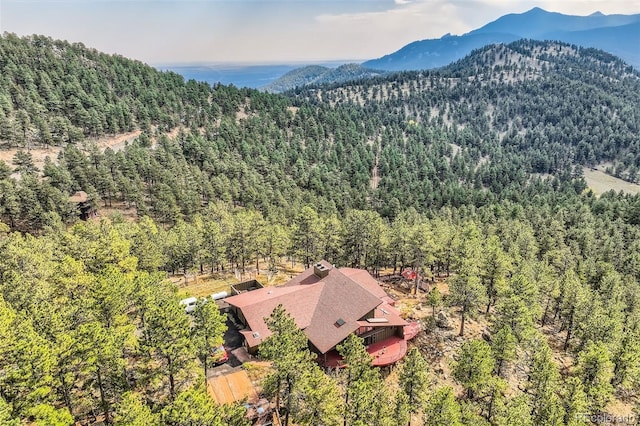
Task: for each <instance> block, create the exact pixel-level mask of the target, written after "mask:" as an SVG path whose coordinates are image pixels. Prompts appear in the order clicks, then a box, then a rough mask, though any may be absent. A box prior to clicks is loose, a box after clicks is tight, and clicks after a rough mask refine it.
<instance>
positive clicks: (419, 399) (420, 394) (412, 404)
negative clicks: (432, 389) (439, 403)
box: [398, 346, 429, 424]
mask: <svg viewBox="0 0 640 426" xmlns="http://www.w3.org/2000/svg"><path fill="white" fill-rule="evenodd" d="M428 368H429V365H428V364H427V362H426V361H425V359H424V358H423V357H422V354H421V353H420V351H419V350H418V348H417V347H415V346H413V347H411V349H409V352H408V353H407V355H406V356H405V358H404V361H403V362H402V364H400V371H399V372H398V384H399V385H400V390H401V391H402V392H404V393H405V394H406V395H407V399H406V401H407V403H408V404H409V412H410V418H409V423H408V424H411V423H410V420H411V415H413V414H417V413H418V412H419V411H420V410H421V409H422V407H423V406H424V403H425V400H426V397H427V387H428V385H429V376H428Z"/></svg>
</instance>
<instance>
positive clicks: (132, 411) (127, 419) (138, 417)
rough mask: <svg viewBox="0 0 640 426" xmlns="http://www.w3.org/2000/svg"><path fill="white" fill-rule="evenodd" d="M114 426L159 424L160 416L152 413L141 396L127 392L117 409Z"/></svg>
mask: <svg viewBox="0 0 640 426" xmlns="http://www.w3.org/2000/svg"><path fill="white" fill-rule="evenodd" d="M113 420H114V425H116V426H147V425H152V424H158V423H159V422H160V421H159V420H160V419H159V416H158V415H157V414H154V413H152V412H151V409H150V408H149V407H148V406H147V405H145V404H144V402H143V401H142V398H141V397H140V395H139V394H137V393H133V392H125V393H124V394H123V395H122V400H121V401H120V402H119V403H118V405H117V406H116V409H115V416H114V419H113Z"/></svg>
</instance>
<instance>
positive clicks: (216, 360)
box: [211, 345, 229, 365]
mask: <svg viewBox="0 0 640 426" xmlns="http://www.w3.org/2000/svg"><path fill="white" fill-rule="evenodd" d="M211 360H212V361H213V364H214V365H220V364H224V363H225V362H227V361H228V360H229V354H228V353H227V350H226V349H225V347H224V346H223V345H220V346H217V347H216V348H214V349H213V351H211Z"/></svg>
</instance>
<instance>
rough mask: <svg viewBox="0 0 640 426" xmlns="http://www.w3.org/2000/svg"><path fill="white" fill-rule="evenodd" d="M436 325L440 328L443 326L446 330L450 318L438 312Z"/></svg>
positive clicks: (449, 325)
mask: <svg viewBox="0 0 640 426" xmlns="http://www.w3.org/2000/svg"><path fill="white" fill-rule="evenodd" d="M436 325H437V326H438V327H440V328H445V329H447V330H449V329H451V320H450V319H449V317H448V316H447V314H445V313H444V312H442V311H440V312H438V315H437V316H436Z"/></svg>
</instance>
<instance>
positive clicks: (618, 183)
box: [582, 167, 640, 195]
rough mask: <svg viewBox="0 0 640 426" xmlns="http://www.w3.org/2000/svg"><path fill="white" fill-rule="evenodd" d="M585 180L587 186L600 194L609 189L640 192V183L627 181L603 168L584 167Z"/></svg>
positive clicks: (631, 192) (628, 192)
mask: <svg viewBox="0 0 640 426" xmlns="http://www.w3.org/2000/svg"><path fill="white" fill-rule="evenodd" d="M582 172H583V174H584V180H585V181H586V182H587V186H588V187H589V188H590V189H591V190H592V191H593V192H594V193H595V194H596V195H600V194H603V193H605V192H607V191H610V190H612V189H613V190H614V191H616V192H620V191H622V192H624V193H626V194H638V193H640V185H638V184H635V183H631V182H627V181H625V180H622V179H618V178H617V177H614V176H611V175H608V174H606V173H605V172H604V171H603V170H600V168H598V169H591V168H588V167H583V168H582Z"/></svg>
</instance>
